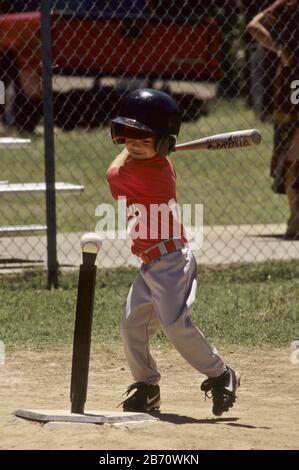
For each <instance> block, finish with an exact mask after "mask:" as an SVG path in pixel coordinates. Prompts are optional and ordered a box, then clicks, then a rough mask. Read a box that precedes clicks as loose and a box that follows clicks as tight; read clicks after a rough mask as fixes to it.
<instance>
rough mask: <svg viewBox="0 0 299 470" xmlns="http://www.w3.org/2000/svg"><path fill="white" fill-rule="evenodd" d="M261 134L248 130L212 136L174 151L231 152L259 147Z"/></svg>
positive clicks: (176, 147)
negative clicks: (231, 150)
mask: <svg viewBox="0 0 299 470" xmlns="http://www.w3.org/2000/svg"><path fill="white" fill-rule="evenodd" d="M260 142H261V134H260V132H259V131H258V130H257V129H248V130H242V131H235V132H226V133H223V134H217V135H212V136H209V137H205V138H203V139H198V140H193V141H191V142H185V143H183V144H179V145H176V146H175V148H174V151H176V152H177V151H180V150H225V149H227V150H230V149H234V148H245V147H249V146H251V145H258V144H259V143H260Z"/></svg>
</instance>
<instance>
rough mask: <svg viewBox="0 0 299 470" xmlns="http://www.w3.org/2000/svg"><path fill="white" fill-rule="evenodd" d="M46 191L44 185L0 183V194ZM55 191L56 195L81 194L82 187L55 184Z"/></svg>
mask: <svg viewBox="0 0 299 470" xmlns="http://www.w3.org/2000/svg"><path fill="white" fill-rule="evenodd" d="M45 191H46V183H9V182H8V181H0V194H9V193H14V194H18V193H43V192H45ZM55 191H56V192H58V193H81V192H82V191H84V186H82V185H79V184H72V183H63V182H57V183H55Z"/></svg>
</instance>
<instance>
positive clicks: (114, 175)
mask: <svg viewBox="0 0 299 470" xmlns="http://www.w3.org/2000/svg"><path fill="white" fill-rule="evenodd" d="M180 124H181V112H180V109H179V107H178V105H177V104H176V102H175V101H174V100H173V99H172V98H171V97H170V96H169V95H167V94H165V93H163V92H160V91H157V90H151V89H140V90H136V91H133V92H131V93H130V94H129V95H128V96H127V97H126V99H125V100H124V102H123V104H122V106H121V109H120V112H119V115H118V117H117V118H115V119H113V121H112V123H111V136H112V139H113V141H114V142H115V143H123V144H125V148H124V150H123V151H122V152H121V153H120V154H119V155H118V156H117V157H116V158H115V159H114V161H113V162H112V163H111V165H110V166H109V168H108V171H107V180H108V183H109V185H110V189H111V193H112V196H113V197H114V198H115V199H117V198H118V197H124V196H125V197H126V204H127V207H128V213H129V227H130V234H131V238H132V252H133V253H134V254H135V255H136V256H138V257H140V259H141V260H142V261H143V264H142V266H141V269H140V272H139V274H138V276H137V277H136V279H135V281H134V283H133V285H132V286H131V288H130V291H129V294H128V298H127V304H126V307H125V309H124V313H123V317H122V322H121V336H122V340H123V344H124V349H125V354H126V358H127V361H128V364H129V367H130V369H131V373H132V375H133V378H134V380H135V383H133V384H132V385H131V386H130V387H129V388H128V389H127V392H126V393H127V395H129V394H130V393H131V392H132V391H133V390H135V392H134V393H133V394H132V395H131V396H129V397H128V398H127V399H126V400H125V401H124V402H123V403H122V405H123V410H124V411H150V410H158V409H159V407H160V388H159V385H158V384H159V381H160V374H159V371H158V369H157V365H156V363H155V361H154V359H153V357H152V356H151V354H150V350H149V342H150V339H151V338H152V337H153V336H154V335H155V334H156V333H157V331H158V330H159V329H160V328H161V327H162V329H163V331H164V333H165V334H166V336H167V337H168V338H169V340H170V341H171V342H172V344H173V345H174V347H175V348H176V349H177V351H178V352H179V353H180V354H181V356H182V357H183V358H184V359H185V360H186V361H187V362H188V363H189V364H190V365H191V366H193V367H194V368H195V369H196V370H197V371H198V372H200V373H201V374H205V375H207V376H208V379H207V380H205V381H204V382H203V383H202V385H201V390H203V391H204V392H206V394H207V392H209V391H211V394H212V397H213V413H214V414H215V415H217V416H220V415H221V414H222V413H223V412H224V411H228V410H229V408H230V407H232V406H233V404H234V402H235V400H236V390H237V387H238V386H239V384H240V375H239V374H238V373H237V372H236V371H234V370H233V369H232V368H230V367H228V366H226V364H225V363H224V361H223V359H222V358H221V356H220V355H219V354H218V351H217V350H216V348H214V347H213V346H212V345H211V344H209V342H208V341H207V339H206V338H205V336H204V334H203V333H202V332H201V331H200V330H199V329H198V328H196V327H195V326H194V325H193V323H192V320H191V310H192V306H193V304H194V301H195V297H196V287H197V266H196V261H195V258H194V256H193V254H192V251H191V250H190V248H189V247H188V245H187V240H186V238H185V234H184V228H183V227H182V225H181V224H180V223H179V222H178V220H177V219H176V217H175V216H174V215H173V212H172V209H171V208H172V207H173V203H175V202H176V173H175V169H174V167H173V165H172V163H171V162H170V160H169V158H168V157H167V155H169V153H170V152H171V151H172V150H173V148H174V146H175V144H176V140H177V137H178V134H179V130H180ZM162 205H163V207H164V211H161V214H160V215H157V214H158V213H157V211H156V208H157V206H159V207H162ZM165 208H166V209H167V211H166V212H165ZM166 229H167V230H166Z"/></svg>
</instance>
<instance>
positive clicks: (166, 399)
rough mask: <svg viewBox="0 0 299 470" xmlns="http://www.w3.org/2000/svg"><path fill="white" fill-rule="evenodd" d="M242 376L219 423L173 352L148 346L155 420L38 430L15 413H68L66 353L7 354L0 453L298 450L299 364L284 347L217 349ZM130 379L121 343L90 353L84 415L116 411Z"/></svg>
mask: <svg viewBox="0 0 299 470" xmlns="http://www.w3.org/2000/svg"><path fill="white" fill-rule="evenodd" d="M221 352H222V354H223V355H224V357H225V358H226V360H227V362H228V363H229V364H230V365H232V366H233V367H235V368H237V369H238V370H239V371H240V372H241V374H242V381H241V388H240V390H239V393H238V396H239V399H238V402H237V404H236V406H235V407H234V408H233V409H232V410H231V411H230V412H229V413H227V414H225V415H223V416H222V417H221V418H219V419H214V417H213V415H212V413H211V402H210V401H209V400H206V401H205V400H204V396H203V393H202V392H199V384H200V382H201V380H202V379H203V378H204V377H198V374H197V373H196V371H195V370H193V369H192V368H191V367H190V366H189V365H188V364H186V363H185V362H184V361H183V359H181V357H180V356H179V355H178V354H177V353H176V352H175V351H173V350H172V349H170V350H168V349H159V348H157V347H156V348H155V349H154V355H155V358H156V359H157V361H158V364H159V366H160V371H161V373H162V380H161V384H160V385H161V395H162V408H161V414H160V422H154V423H151V424H138V425H137V424H133V425H130V426H128V425H125V426H124V425H123V426H121V427H115V426H112V425H59V426H57V425H56V426H53V425H49V424H47V425H44V426H42V425H40V424H34V423H31V422H26V421H22V420H19V419H17V418H14V417H13V415H12V413H13V412H14V411H15V410H17V409H20V408H23V409H25V408H27V409H28V408H31V409H34V408H36V409H41V408H44V409H69V408H70V404H69V384H70V368H71V351H70V350H67V351H61V350H60V351H56V352H47V351H30V350H22V351H16V352H14V353H9V354H7V356H6V363H5V365H2V366H0V384H1V385H0V436H1V438H0V449H142V450H144V449H148V450H150V449H183V450H185V449H188V450H192V449H193V450H195V449H299V412H298V411H299V409H298V408H299V396H298V379H299V366H298V365H293V364H292V363H291V362H290V350H289V348H288V347H285V348H280V349H273V348H265V347H263V348H254V349H250V348H245V347H240V346H238V347H230V348H221ZM131 382H132V379H131V376H130V373H129V371H128V370H127V367H126V365H125V363H124V359H123V352H122V348H121V347H120V346H111V347H110V348H108V347H106V348H105V350H104V351H99V350H98V351H93V352H92V361H91V367H90V378H89V389H88V402H87V406H86V411H87V412H88V410H107V411H113V410H114V411H115V410H116V406H117V404H118V403H119V402H120V401H121V398H122V397H121V394H122V393H123V392H124V390H125V387H126V386H127V385H129V384H130V383H131Z"/></svg>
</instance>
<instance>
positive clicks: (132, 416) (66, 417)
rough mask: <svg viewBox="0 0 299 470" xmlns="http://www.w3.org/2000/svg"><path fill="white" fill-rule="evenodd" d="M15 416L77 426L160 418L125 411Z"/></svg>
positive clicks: (22, 413) (17, 413)
mask: <svg viewBox="0 0 299 470" xmlns="http://www.w3.org/2000/svg"><path fill="white" fill-rule="evenodd" d="M14 415H15V416H16V417H18V418H23V419H26V420H28V421H36V422H38V423H41V424H48V423H76V424H136V423H145V422H149V421H158V418H156V417H154V416H151V415H149V414H147V413H134V412H123V411H104V410H100V411H89V412H85V413H83V414H76V413H71V412H70V411H67V410H17V411H15V413H14Z"/></svg>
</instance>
